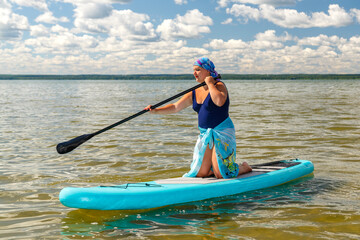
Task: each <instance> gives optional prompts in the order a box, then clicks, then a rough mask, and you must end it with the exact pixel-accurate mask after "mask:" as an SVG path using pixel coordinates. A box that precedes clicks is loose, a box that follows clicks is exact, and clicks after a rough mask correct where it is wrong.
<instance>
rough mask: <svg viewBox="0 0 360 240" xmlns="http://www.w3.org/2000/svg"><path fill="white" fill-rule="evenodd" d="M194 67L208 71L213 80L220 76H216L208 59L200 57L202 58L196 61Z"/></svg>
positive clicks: (213, 66)
mask: <svg viewBox="0 0 360 240" xmlns="http://www.w3.org/2000/svg"><path fill="white" fill-rule="evenodd" d="M194 66H199V67H202V68H204V69H206V70H208V71H209V72H210V74H211V76H212V77H213V78H219V77H220V74H218V73H217V72H216V71H215V65H214V63H213V62H212V61H210V59H209V58H207V57H202V58H199V59H198V60H196V62H195V63H194Z"/></svg>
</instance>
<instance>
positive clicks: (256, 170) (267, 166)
mask: <svg viewBox="0 0 360 240" xmlns="http://www.w3.org/2000/svg"><path fill="white" fill-rule="evenodd" d="M297 164H299V163H298V162H287V163H284V162H281V161H277V162H268V163H263V164H258V165H251V168H252V169H253V170H252V172H249V173H245V174H241V175H239V176H238V177H237V178H228V179H218V178H215V177H205V178H190V177H177V178H168V179H161V180H156V181H155V183H156V184H209V183H215V182H224V181H229V180H234V179H242V178H248V177H253V176H257V175H260V174H264V173H266V172H273V171H276V170H281V169H284V168H288V167H292V166H295V165H297Z"/></svg>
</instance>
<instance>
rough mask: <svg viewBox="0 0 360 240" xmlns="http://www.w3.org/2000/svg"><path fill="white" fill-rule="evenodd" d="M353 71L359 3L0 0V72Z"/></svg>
mask: <svg viewBox="0 0 360 240" xmlns="http://www.w3.org/2000/svg"><path fill="white" fill-rule="evenodd" d="M199 57H209V58H210V59H211V60H212V61H213V62H214V64H215V66H216V70H217V71H218V72H219V73H224V74H226V73H231V74H287V73H291V74H293V73H294V74H296V73H305V74H327V73H334V74H356V73H360V70H359V69H360V0H0V74H186V73H188V74H191V73H192V65H193V62H194V61H195V60H196V59H197V58H199Z"/></svg>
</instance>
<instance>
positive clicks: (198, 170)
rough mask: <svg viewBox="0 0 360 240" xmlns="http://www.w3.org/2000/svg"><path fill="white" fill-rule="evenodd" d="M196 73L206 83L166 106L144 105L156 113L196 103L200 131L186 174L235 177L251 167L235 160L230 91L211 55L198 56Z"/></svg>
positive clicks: (179, 108)
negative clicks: (230, 114)
mask: <svg viewBox="0 0 360 240" xmlns="http://www.w3.org/2000/svg"><path fill="white" fill-rule="evenodd" d="M193 70H194V77H195V78H196V81H197V82H199V83H202V82H205V83H206V85H205V86H203V87H201V88H198V89H196V90H194V91H192V92H189V93H187V94H185V95H184V96H183V97H182V98H181V99H180V100H179V101H177V102H176V103H173V104H168V105H166V106H164V107H160V108H156V109H151V105H149V106H147V107H146V108H145V109H146V110H149V111H150V112H151V113H156V114H170V113H177V112H179V111H181V110H182V109H184V108H187V107H189V106H191V105H192V106H193V109H194V110H195V111H196V112H197V113H198V122H199V129H200V135H199V138H198V140H197V143H196V145H195V149H194V156H193V162H192V163H191V170H190V171H189V172H188V173H186V174H184V176H185V177H209V176H212V175H215V177H217V178H233V177H237V176H238V175H240V174H243V173H247V172H250V171H251V167H250V166H249V165H248V164H247V163H246V162H244V163H243V164H242V165H240V166H239V165H238V164H237V163H236V162H235V161H236V139H235V128H234V124H233V123H232V121H231V119H230V117H229V104H230V100H229V95H228V91H227V89H226V86H225V84H224V83H223V82H221V81H220V75H219V74H218V73H217V72H216V71H215V66H214V64H213V62H212V61H210V59H208V58H200V59H198V60H197V61H196V62H195V63H194V66H193Z"/></svg>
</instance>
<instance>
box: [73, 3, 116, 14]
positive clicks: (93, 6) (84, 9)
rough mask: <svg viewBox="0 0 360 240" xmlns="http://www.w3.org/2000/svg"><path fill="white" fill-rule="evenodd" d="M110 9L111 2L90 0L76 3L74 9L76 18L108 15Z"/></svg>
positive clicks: (111, 8)
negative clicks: (91, 0)
mask: <svg viewBox="0 0 360 240" xmlns="http://www.w3.org/2000/svg"><path fill="white" fill-rule="evenodd" d="M112 10H113V7H112V6H111V4H104V3H91V2H90V3H85V4H78V5H77V7H76V9H75V10H74V11H75V16H76V17H78V18H105V17H108V16H110V14H111V12H112Z"/></svg>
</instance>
